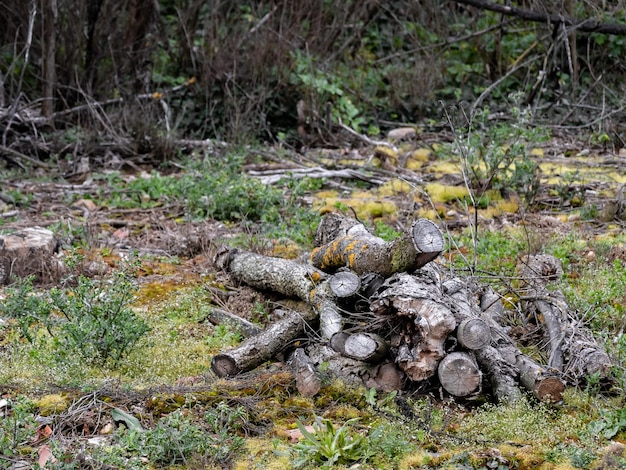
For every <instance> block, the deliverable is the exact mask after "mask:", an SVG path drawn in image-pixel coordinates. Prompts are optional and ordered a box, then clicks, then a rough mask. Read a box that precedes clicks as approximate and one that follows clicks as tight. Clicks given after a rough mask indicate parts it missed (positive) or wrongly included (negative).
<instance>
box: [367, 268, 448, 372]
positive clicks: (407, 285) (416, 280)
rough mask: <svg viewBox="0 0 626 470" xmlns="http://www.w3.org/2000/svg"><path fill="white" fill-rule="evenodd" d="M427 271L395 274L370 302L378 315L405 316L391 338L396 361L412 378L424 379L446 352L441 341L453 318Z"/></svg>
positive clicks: (434, 370)
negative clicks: (397, 330) (398, 331)
mask: <svg viewBox="0 0 626 470" xmlns="http://www.w3.org/2000/svg"><path fill="white" fill-rule="evenodd" d="M435 283H436V281H435V280H434V279H433V278H432V277H431V276H429V275H428V273H427V272H422V271H418V272H416V273H415V274H414V275H409V274H405V273H399V274H395V275H394V276H392V277H390V278H389V279H387V281H385V284H384V285H383V286H384V287H385V289H384V290H382V289H381V290H382V291H381V292H380V293H379V294H377V295H376V296H374V297H373V299H372V302H371V304H370V308H371V310H372V312H374V313H375V314H377V315H395V316H397V317H399V318H401V319H402V318H404V319H405V322H404V323H403V325H402V327H403V329H402V330H401V332H400V333H399V334H397V335H395V336H394V337H392V340H391V350H392V352H393V354H394V356H395V361H396V363H397V364H398V366H399V367H400V369H402V370H403V371H404V372H405V373H406V374H407V376H408V377H409V378H410V379H411V380H415V381H419V380H426V379H428V378H430V377H432V376H433V375H434V374H435V372H436V371H437V366H438V365H439V361H440V360H441V358H442V357H443V356H444V355H445V351H444V343H445V341H446V338H447V337H448V335H449V334H450V333H451V332H452V331H454V329H455V327H456V321H455V318H454V315H453V314H452V312H451V311H450V309H449V308H448V306H447V305H446V301H445V299H444V298H443V296H442V294H441V293H440V289H439V287H438V286H436V285H435Z"/></svg>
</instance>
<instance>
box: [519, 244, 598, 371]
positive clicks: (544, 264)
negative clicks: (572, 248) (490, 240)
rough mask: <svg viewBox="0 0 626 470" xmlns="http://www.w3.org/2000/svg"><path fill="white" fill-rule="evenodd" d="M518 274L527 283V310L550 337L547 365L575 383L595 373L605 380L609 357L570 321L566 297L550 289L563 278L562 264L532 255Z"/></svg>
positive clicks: (546, 256) (587, 333)
mask: <svg viewBox="0 0 626 470" xmlns="http://www.w3.org/2000/svg"><path fill="white" fill-rule="evenodd" d="M519 271H520V274H521V275H522V277H523V278H524V280H525V282H526V284H527V295H525V296H524V297H522V300H523V301H524V303H525V304H526V311H528V312H530V313H531V314H532V313H536V314H535V317H536V318H537V319H538V320H540V324H541V325H542V326H543V330H544V334H545V336H546V338H547V343H548V345H549V361H548V365H549V366H550V367H553V368H555V369H557V370H559V371H560V372H562V373H563V375H564V377H565V378H567V380H568V381H569V382H571V383H574V384H577V383H580V382H583V381H584V380H585V379H586V377H587V376H589V375H592V374H598V375H599V377H600V378H602V379H606V378H607V377H608V375H609V373H610V370H611V359H610V358H609V356H608V354H607V353H606V352H605V351H604V349H603V348H602V347H601V346H600V345H599V344H598V343H597V342H596V340H595V339H594V338H593V335H592V333H591V332H590V331H588V330H587V329H586V328H585V327H584V325H582V324H580V322H579V321H577V320H574V319H571V318H570V315H569V307H568V306H567V304H566V302H565V298H564V296H563V294H562V293H561V292H560V291H549V290H548V288H547V285H548V283H549V282H551V281H555V280H558V279H560V278H561V276H562V275H563V268H562V267H561V262H560V261H559V260H558V259H557V258H555V257H554V256H552V255H546V254H537V255H530V256H527V257H526V258H524V259H523V260H522V263H521V265H520V267H519Z"/></svg>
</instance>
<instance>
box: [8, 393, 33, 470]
mask: <svg viewBox="0 0 626 470" xmlns="http://www.w3.org/2000/svg"><path fill="white" fill-rule="evenodd" d="M1 411H2V413H1V414H0V418H2V419H0V449H2V451H1V455H2V456H3V457H6V458H7V460H4V459H0V468H9V467H10V464H11V458H12V457H19V456H20V455H23V453H24V450H25V449H28V448H29V446H30V443H31V442H32V441H33V439H34V438H35V435H36V432H37V429H38V428H39V423H37V421H36V420H35V414H34V405H33V403H32V402H30V401H29V400H27V399H26V398H24V397H17V398H16V399H13V400H7V405H6V406H5V407H3V408H2V410H1Z"/></svg>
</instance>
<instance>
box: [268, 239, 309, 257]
mask: <svg viewBox="0 0 626 470" xmlns="http://www.w3.org/2000/svg"><path fill="white" fill-rule="evenodd" d="M272 254H273V256H276V257H278V258H285V259H295V258H297V257H298V256H300V255H301V254H302V247H300V245H298V244H297V243H294V242H292V241H291V240H280V241H275V242H274V243H273V246H272Z"/></svg>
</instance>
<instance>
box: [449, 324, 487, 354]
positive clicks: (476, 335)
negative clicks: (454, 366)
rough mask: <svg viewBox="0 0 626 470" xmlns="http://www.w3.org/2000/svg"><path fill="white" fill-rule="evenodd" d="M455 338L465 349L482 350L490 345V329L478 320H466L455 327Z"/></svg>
mask: <svg viewBox="0 0 626 470" xmlns="http://www.w3.org/2000/svg"><path fill="white" fill-rule="evenodd" d="M456 337H457V339H458V340H459V343H461V346H463V347H464V348H466V349H471V350H477V349H482V348H484V347H485V346H488V345H489V344H490V343H491V328H489V325H487V323H486V322H485V321H483V320H481V319H480V318H468V319H466V320H463V321H462V322H461V323H460V324H459V326H458V327H457V333H456Z"/></svg>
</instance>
